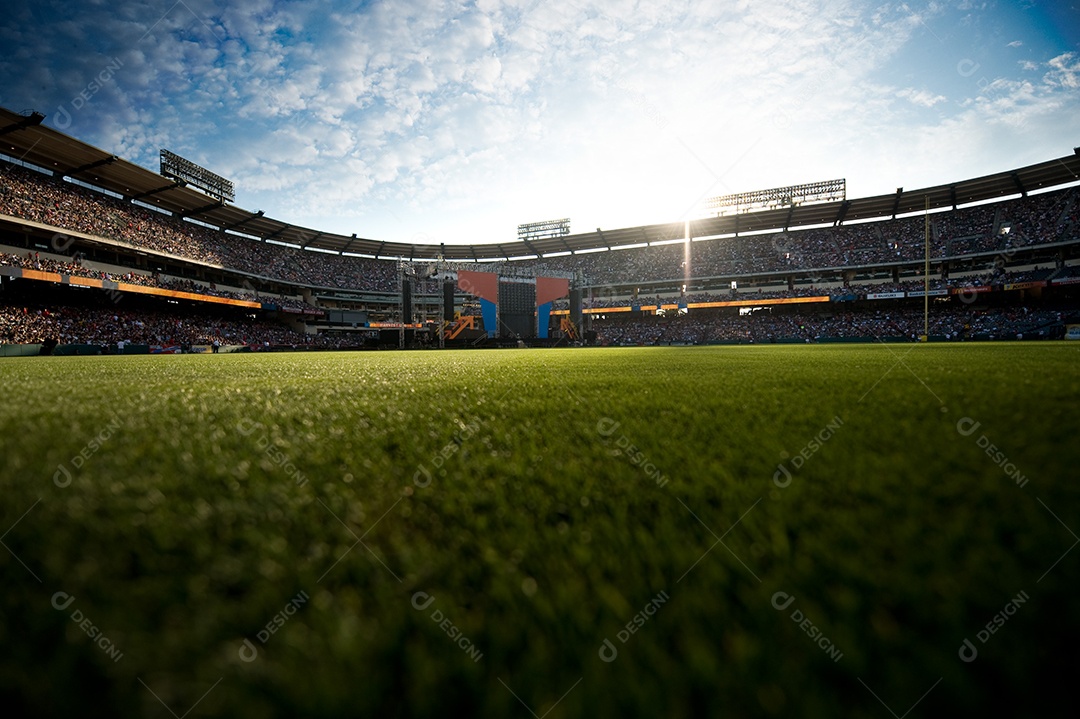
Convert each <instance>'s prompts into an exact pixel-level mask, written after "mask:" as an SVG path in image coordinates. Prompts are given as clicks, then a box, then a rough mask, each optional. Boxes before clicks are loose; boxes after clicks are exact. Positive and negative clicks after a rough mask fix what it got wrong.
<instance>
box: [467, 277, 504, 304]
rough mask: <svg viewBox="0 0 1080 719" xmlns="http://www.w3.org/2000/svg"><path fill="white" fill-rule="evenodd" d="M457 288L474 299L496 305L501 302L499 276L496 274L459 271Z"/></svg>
mask: <svg viewBox="0 0 1080 719" xmlns="http://www.w3.org/2000/svg"><path fill="white" fill-rule="evenodd" d="M457 286H458V289H459V290H461V291H462V292H468V293H469V294H470V295H473V296H474V297H479V298H480V299H484V300H487V301H488V302H494V303H496V304H498V302H499V276H498V275H497V274H495V273H494V272H469V271H468V270H458V273H457Z"/></svg>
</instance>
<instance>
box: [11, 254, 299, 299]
mask: <svg viewBox="0 0 1080 719" xmlns="http://www.w3.org/2000/svg"><path fill="white" fill-rule="evenodd" d="M0 266H6V267H21V268H23V269H27V270H40V271H42V272H53V273H57V274H65V275H71V276H75V277H87V278H91V279H98V280H109V281H112V282H124V283H127V284H130V285H142V286H144V287H160V288H162V289H167V290H174V291H178V292H191V293H193V294H199V295H211V296H213V297H229V298H232V299H238V300H249V301H253V302H266V303H270V304H274V305H277V306H278V307H289V308H293V309H298V310H313V309H316V307H315V306H314V305H311V304H309V303H307V302H305V301H304V300H302V299H297V298H295V297H285V296H280V297H279V296H274V295H267V294H259V293H257V292H237V291H235V290H225V289H219V288H218V287H216V286H215V285H213V284H208V283H203V282H196V281H194V280H185V279H179V278H169V277H162V276H160V275H159V274H157V273H155V274H152V275H148V274H144V273H141V272H125V273H123V274H115V273H111V272H103V271H101V270H95V269H91V268H89V267H85V266H83V264H82V259H81V258H80V257H79V256H75V257H73V258H71V260H69V261H60V260H54V259H50V258H47V257H42V256H41V253H40V252H27V253H25V254H14V253H10V252H0Z"/></svg>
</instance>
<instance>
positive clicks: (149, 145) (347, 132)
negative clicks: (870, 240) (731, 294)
mask: <svg viewBox="0 0 1080 719" xmlns="http://www.w3.org/2000/svg"><path fill="white" fill-rule="evenodd" d="M0 46H2V47H3V48H4V52H3V53H2V54H0V105H3V106H5V107H7V108H9V109H13V110H16V111H18V110H22V109H26V108H34V109H37V110H40V111H42V112H44V113H46V115H47V116H48V117H47V119H46V123H51V124H53V125H54V126H56V127H58V128H60V129H63V131H65V132H67V133H68V134H71V135H73V136H75V137H78V138H79V139H82V140H84V141H86V142H89V143H91V144H94V145H97V146H98V147H101V148H102V149H105V150H108V151H110V152H113V153H116V154H118V155H121V156H123V157H126V158H128V159H131V160H133V161H135V162H138V163H140V164H143V165H144V166H146V167H149V168H151V169H154V170H157V155H158V150H159V149H160V148H163V147H164V148H168V149H170V150H172V151H173V152H176V153H178V154H180V155H183V156H185V157H187V158H189V159H192V160H194V161H196V162H199V163H201V164H203V165H205V166H206V167H208V168H209V169H211V170H213V171H214V172H216V173H218V174H220V175H224V176H225V177H228V178H229V179H232V180H233V181H234V182H235V183H236V188H237V194H236V204H238V205H239V206H241V207H244V208H246V209H249V210H256V209H262V210H264V211H265V212H266V213H267V215H269V216H271V217H275V218H278V219H282V220H286V221H290V222H295V223H298V224H302V225H306V226H310V227H314V228H316V229H321V230H326V231H332V232H341V233H344V234H351V233H354V232H355V233H357V234H358V235H360V236H362V237H373V238H376V239H381V240H393V241H416V242H425V243H429V242H436V243H437V242H446V243H448V244H452V243H459V242H502V241H508V240H513V239H514V238H515V236H516V227H517V224H518V223H523V222H530V221H537V220H544V219H550V218H558V217H570V218H571V221H572V230H574V231H589V230H593V229H595V228H597V227H603V228H617V227H626V226H633V225H639V224H645V223H654V222H669V221H675V220H679V219H683V218H686V217H694V216H700V215H702V214H703V213H704V211H703V205H702V201H703V199H704V198H706V197H709V196H714V195H720V194H726V193H729V192H737V191H744V190H755V189H762V188H766V187H773V186H778V185H785V184H793V183H800V182H810V181H815V180H824V179H831V178H835V177H845V178H847V181H848V194H849V196H865V195H872V194H879V193H885V192H892V191H894V190H895V188H896V187H898V186H904V187H906V188H909V189H913V188H916V187H921V186H926V185H932V184H939V183H943V182H949V181H953V180H958V179H964V178H968V177H972V176H977V175H980V174H986V173H990V172H996V171H999V170H1003V169H1009V168H1012V167H1016V166H1020V165H1024V164H1029V163H1033V162H1039V161H1042V160H1047V159H1050V158H1052V157H1057V156H1060V155H1063V154H1067V153H1069V152H1071V150H1072V148H1073V147H1074V146H1077V145H1080V10H1078V4H1077V0H1057V1H1056V2H1049V1H1047V0H1023V1H1021V2H990V1H986V2H979V1H976V0H949V1H948V2H945V1H942V2H931V3H926V2H907V3H904V2H901V3H895V2H859V1H856V0H810V1H809V2H808V1H806V0H742V1H739V2H727V1H723V0H718V1H714V2H708V3H702V2H669V1H667V0H657V1H655V2H636V1H633V0H614V1H606V2H595V3H594V2H589V1H587V0H581V1H580V2H560V1H558V0H556V1H554V2H538V1H537V0H511V1H509V2H502V1H501V0H479V1H478V2H444V1H442V0H405V1H403V2H399V1H395V2H364V3H344V2H313V1H310V0H294V1H290V2H280V1H278V2H274V1H271V0H245V2H242V3H241V2H238V1H237V0H232V1H231V2H230V1H225V0H180V1H177V0H162V1H161V2H146V3H131V2H103V1H100V0H99V1H94V0H89V1H83V2H78V3H70V2H59V1H58V0H57V1H50V0H44V1H42V2H33V3H29V2H20V1H18V0H16V2H14V3H11V2H10V1H9V2H8V3H7V4H6V5H5V12H4V13H3V14H2V16H0Z"/></svg>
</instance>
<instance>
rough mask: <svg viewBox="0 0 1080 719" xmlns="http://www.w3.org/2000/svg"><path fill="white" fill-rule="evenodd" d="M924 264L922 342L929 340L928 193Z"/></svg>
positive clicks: (927, 200) (928, 197) (928, 198)
mask: <svg viewBox="0 0 1080 719" xmlns="http://www.w3.org/2000/svg"><path fill="white" fill-rule="evenodd" d="M925 225H926V228H925V235H926V238H925V240H926V241H925V248H924V254H925V256H926V264H925V265H924V266H923V338H922V339H923V342H929V341H930V195H927V196H926V222H925Z"/></svg>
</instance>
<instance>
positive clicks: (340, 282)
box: [0, 166, 1080, 293]
mask: <svg viewBox="0 0 1080 719" xmlns="http://www.w3.org/2000/svg"><path fill="white" fill-rule="evenodd" d="M1078 204H1080V203H1078V201H1077V189H1076V188H1071V189H1068V190H1063V191H1060V192H1051V193H1046V194H1041V195H1035V196H1029V197H1026V198H1021V199H1015V200H1010V201H1007V202H1003V203H997V204H992V205H981V206H977V207H970V208H963V209H958V210H953V211H948V212H940V213H935V214H933V215H931V221H932V233H931V256H932V257H934V258H941V257H944V256H960V255H966V254H971V253H979V252H982V253H998V254H1000V255H1004V256H1005V257H1006V258H1008V257H1010V256H1011V254H1012V253H1013V252H1015V251H1016V250H1017V249H1019V248H1023V247H1027V246H1031V245H1036V244H1046V243H1049V242H1056V241H1061V240H1063V239H1070V238H1075V230H1076V227H1077V221H1078V219H1080V208H1078ZM0 213H4V214H9V215H14V216H17V217H21V218H25V219H28V220H34V221H38V222H42V223H46V224H49V225H52V226H54V227H58V228H61V229H66V230H76V231H80V232H85V233H88V234H92V235H97V236H100V237H105V238H109V239H112V240H114V241H117V242H121V243H125V244H128V245H130V246H132V247H138V248H140V249H148V250H153V251H157V252H163V253H166V254H170V255H174V256H176V257H181V258H186V259H189V260H193V261H195V262H199V263H203V264H209V265H215V266H222V267H226V268H230V269H234V270H239V271H241V272H245V273H250V274H253V275H258V276H263V277H267V278H272V279H275V280H280V281H287V282H292V283H296V284H300V285H304V286H307V287H320V288H331V289H349V290H362V291H374V292H387V293H390V292H396V291H397V266H396V263H395V262H394V261H390V260H374V259H369V258H360V257H349V256H344V255H337V254H330V253H324V252H315V251H306V250H300V249H296V248H292V247H285V246H283V245H279V244H274V243H272V242H261V241H257V240H253V239H249V238H247V237H243V236H240V235H235V234H231V233H224V232H220V231H218V230H215V229H212V228H208V227H205V226H203V225H201V224H197V223H194V222H190V221H186V220H182V219H179V218H176V217H172V216H168V215H165V214H162V213H160V212H157V211H155V210H152V209H148V208H146V207H143V206H141V205H138V204H136V203H133V202H128V201H125V200H121V199H119V198H115V197H112V196H110V195H106V194H103V193H100V192H97V191H94V190H90V189H87V188H85V187H81V186H78V185H75V184H73V183H70V182H66V181H63V180H59V179H56V178H52V177H48V176H46V175H44V174H42V173H40V172H37V171H34V170H30V169H26V168H22V167H18V166H11V167H8V168H6V170H5V172H4V174H3V176H2V177H0ZM924 236H925V230H924V218H922V217H908V218H902V219H898V220H888V221H882V222H870V223H863V224H857V225H844V226H840V227H833V228H828V229H814V230H799V231H792V232H779V233H773V234H765V235H753V236H744V237H736V238H725V239H714V240H704V241H696V242H692V243H691V244H690V247H689V248H687V247H686V246H685V245H684V244H683V243H676V244H670V245H661V246H656V247H645V248H637V249H630V250H616V251H610V252H597V253H588V254H579V255H568V256H563V257H554V258H543V259H537V260H527V261H521V262H515V263H513V266H514V268H515V269H533V270H535V271H537V272H543V271H544V270H549V271H559V272H576V271H579V270H580V271H583V272H584V274H585V276H586V279H587V284H590V285H594V286H595V285H603V284H615V283H620V284H627V283H634V282H649V281H658V280H679V279H690V278H705V277H717V276H723V277H728V276H733V277H737V276H747V275H750V274H755V273H783V272H790V271H797V272H799V273H803V274H810V275H811V276H812V275H813V273H814V272H818V271H824V270H827V269H828V268H837V267H853V266H863V265H875V264H884V263H889V262H896V261H916V260H919V259H922V258H923V256H924Z"/></svg>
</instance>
